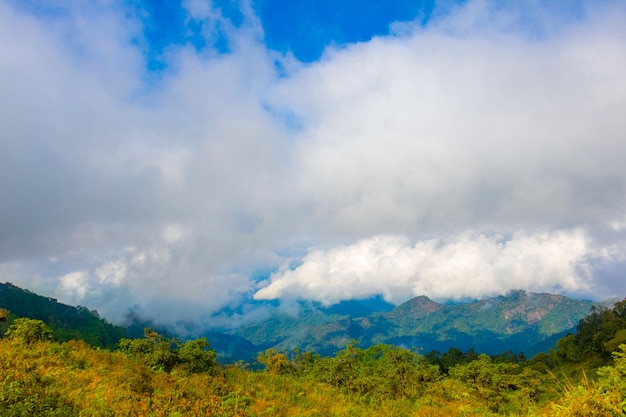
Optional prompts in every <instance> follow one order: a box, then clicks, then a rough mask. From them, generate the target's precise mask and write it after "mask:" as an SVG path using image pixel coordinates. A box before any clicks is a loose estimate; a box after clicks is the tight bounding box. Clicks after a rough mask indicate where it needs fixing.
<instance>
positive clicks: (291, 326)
mask: <svg viewBox="0 0 626 417" xmlns="http://www.w3.org/2000/svg"><path fill="white" fill-rule="evenodd" d="M593 305H594V303H593V302H591V301H578V300H573V299H571V298H568V297H565V296H562V295H554V294H535V293H530V292H525V291H512V292H510V293H509V294H508V295H506V296H498V297H492V298H487V299H484V300H480V301H475V302H469V303H465V304H456V305H445V304H440V303H437V302H435V301H433V300H430V299H429V298H428V297H425V296H420V297H416V298H413V299H411V300H409V301H407V302H405V303H404V304H402V305H399V306H397V307H395V308H393V309H391V310H389V309H386V310H383V311H372V312H369V311H364V312H363V314H361V313H359V312H360V311H361V310H359V309H358V308H356V309H353V310H352V311H356V312H357V313H356V314H351V313H350V309H343V308H340V309H333V308H320V307H319V306H318V307H316V306H315V305H312V304H306V303H303V304H302V305H301V311H300V314H299V315H298V316H289V315H286V314H285V315H276V316H273V317H271V318H269V319H267V320H264V321H262V322H257V323H254V324H249V325H246V326H243V327H241V328H238V329H236V330H234V331H233V332H232V333H233V335H237V336H240V337H242V338H244V339H247V340H249V341H250V342H251V343H252V344H254V345H255V346H258V347H261V346H262V347H264V348H267V347H274V348H277V349H279V350H291V349H293V348H295V347H298V348H299V349H300V350H311V351H316V352H319V353H322V354H332V353H334V352H335V351H337V350H338V349H341V348H343V347H344V346H345V345H346V344H347V343H348V342H349V341H350V340H356V341H358V342H359V344H360V345H361V346H362V347H367V346H370V345H373V344H378V343H389V344H395V345H399V346H406V347H415V348H418V349H420V350H423V351H425V352H428V351H431V350H439V351H445V350H448V349H449V348H450V347H456V348H459V349H461V350H468V349H470V348H474V349H475V350H476V351H477V352H484V353H489V354H499V353H502V352H504V351H507V350H512V351H514V352H524V353H525V354H526V355H527V356H528V355H534V354H535V353H538V352H540V351H544V350H545V349H546V348H549V347H550V346H553V344H554V343H555V342H556V340H558V338H559V337H561V336H563V335H565V334H567V333H568V332H570V331H574V329H575V327H576V325H577V324H578V322H579V320H580V319H582V318H583V317H585V316H587V314H589V311H590V309H591V307H592V306H593ZM341 313H344V314H341ZM546 345H547V347H546Z"/></svg>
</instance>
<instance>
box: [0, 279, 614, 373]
mask: <svg viewBox="0 0 626 417" xmlns="http://www.w3.org/2000/svg"><path fill="white" fill-rule="evenodd" d="M612 304H613V303H612V302H608V301H607V302H602V303H593V302H591V301H579V300H574V299H571V298H568V297H564V296H561V295H554V294H535V293H530V292H525V291H512V292H510V293H509V294H507V295H506V296H498V297H492V298H487V299H484V300H480V301H474V302H468V303H464V304H455V305H446V304H440V303H437V302H435V301H433V300H431V299H429V298H428V297H425V296H420V297H415V298H413V299H411V300H409V301H407V302H405V303H404V304H401V305H399V306H397V307H393V306H392V305H391V304H388V303H386V302H385V301H384V300H383V299H382V298H381V297H373V298H370V299H367V300H351V301H344V302H341V303H338V304H336V305H333V306H323V305H321V304H320V303H315V302H300V303H299V304H298V309H299V311H298V312H297V313H296V312H295V311H290V313H289V314H288V313H280V314H273V315H271V316H270V317H269V318H267V319H265V320H261V321H256V322H249V323H248V324H245V325H242V326H240V327H238V328H236V329H233V330H224V329H208V330H206V331H204V332H201V333H200V334H196V336H205V337H206V338H207V340H208V341H209V343H210V344H211V347H212V348H213V349H214V350H215V351H216V353H217V354H218V358H219V360H220V361H221V362H223V363H229V362H236V361H238V360H244V361H253V360H254V358H255V357H256V356H257V355H258V353H259V352H262V351H264V350H266V349H269V348H275V349H278V350H292V349H294V348H296V347H297V348H299V349H300V350H301V351H313V352H317V353H321V354H323V355H332V354H334V353H335V352H336V351H338V350H340V349H343V348H344V347H345V346H346V344H348V343H349V342H350V341H351V340H356V341H357V342H358V343H359V344H360V346H361V347H363V348H366V347H369V346H371V345H375V344H379V343H386V344H395V345H398V346H403V347H409V348H416V349H419V350H421V351H423V352H429V351H431V350H438V351H440V352H443V351H447V350H448V349H449V348H451V347H456V348H458V349H461V350H464V351H467V350H469V349H471V348H473V349H474V350H475V351H476V352H481V353H488V354H500V353H502V352H505V351H509V350H510V351H513V352H523V353H525V355H526V356H533V355H534V354H536V353H538V352H545V351H547V350H548V349H550V348H551V347H553V346H554V345H555V343H556V341H557V340H559V338H560V337H562V336H564V335H565V334H567V333H568V332H574V331H575V327H576V325H577V324H578V322H579V321H580V319H582V318H584V317H586V316H587V315H588V314H589V311H590V309H591V307H592V306H594V305H595V306H610V305H612ZM0 308H5V309H7V310H9V311H10V312H11V316H10V318H15V317H30V318H34V319H40V320H43V321H44V322H45V323H47V324H48V325H50V326H51V327H52V329H53V330H54V334H55V339H56V340H58V341H64V340H69V339H82V340H85V341H87V342H88V343H90V344H92V345H94V346H100V347H108V348H115V347H117V343H118V342H119V339H120V338H123V337H129V335H130V336H131V337H142V336H143V328H144V327H146V326H147V327H152V328H155V329H156V330H157V331H158V332H159V333H161V334H164V335H167V336H168V337H173V336H175V331H174V330H169V329H167V328H164V327H162V326H161V327H160V326H158V325H156V324H155V323H153V322H150V321H145V320H142V319H141V318H140V317H131V318H132V320H130V323H131V325H130V326H129V327H128V328H123V327H119V326H114V325H112V324H110V323H108V322H107V321H106V320H104V319H102V318H100V317H99V316H98V313H97V312H95V311H89V310H88V309H87V308H85V307H80V306H79V307H72V306H68V305H65V304H61V303H59V302H58V301H57V300H55V299H53V298H49V297H43V296H40V295H37V294H34V293H32V292H30V291H28V290H24V289H21V288H19V287H17V286H15V285H13V284H10V283H6V284H2V283H0ZM276 311H280V309H279V310H276ZM7 325H8V323H0V334H2V333H3V332H4V330H5V329H6V326H7Z"/></svg>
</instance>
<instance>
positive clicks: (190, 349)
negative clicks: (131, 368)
mask: <svg viewBox="0 0 626 417" xmlns="http://www.w3.org/2000/svg"><path fill="white" fill-rule="evenodd" d="M144 336H145V337H144V338H143V339H122V340H120V351H121V352H122V353H124V354H126V355H128V356H130V357H133V358H135V359H138V360H139V361H141V362H143V363H144V364H145V365H147V366H149V367H150V368H152V369H156V370H161V371H166V372H170V371H171V370H172V369H174V367H175V366H177V365H182V366H184V367H186V368H187V370H188V371H189V372H191V373H200V372H207V371H209V370H211V369H212V368H214V367H215V358H216V355H215V351H214V350H211V349H209V343H208V342H207V341H206V338H204V337H202V338H200V339H195V340H190V341H188V342H186V343H182V344H181V343H180V342H179V341H178V340H176V339H174V338H172V339H168V338H167V337H165V336H162V335H160V334H158V333H157V332H155V331H154V330H152V329H150V328H146V329H144Z"/></svg>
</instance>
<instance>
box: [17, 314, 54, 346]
mask: <svg viewBox="0 0 626 417" xmlns="http://www.w3.org/2000/svg"><path fill="white" fill-rule="evenodd" d="M6 336H7V337H8V338H9V339H14V340H19V341H20V342H22V343H24V344H27V345H30V344H33V343H35V342H39V341H42V340H52V330H51V329H50V327H48V326H46V324H45V323H44V322H43V321H41V320H33V319H27V318H21V319H15V320H14V321H13V324H11V326H9V330H7V333H6Z"/></svg>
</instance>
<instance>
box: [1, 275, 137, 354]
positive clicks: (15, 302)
mask: <svg viewBox="0 0 626 417" xmlns="http://www.w3.org/2000/svg"><path fill="white" fill-rule="evenodd" d="M0 308H5V309H7V310H9V311H10V312H11V315H12V316H13V317H29V318H32V319H38V320H42V321H43V322H45V323H46V324H48V325H49V326H50V327H51V328H52V329H53V330H54V338H55V340H57V341H66V340H71V339H79V340H84V341H86V342H87V343H89V344H91V345H92V346H96V347H106V348H115V347H117V344H118V342H119V340H120V339H121V338H123V337H128V332H127V330H126V329H125V328H123V327H119V326H115V325H113V324H111V323H109V322H107V321H106V320H104V319H102V318H100V316H98V313H97V312H95V311H89V310H88V309H87V308H85V307H72V306H68V305H65V304H61V303H59V302H58V301H57V300H55V299H54V298H49V297H43V296H41V295H37V294H35V293H33V292H30V291H28V290H25V289H22V288H19V287H17V286H15V285H13V284H11V283H5V284H2V283H0Z"/></svg>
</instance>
